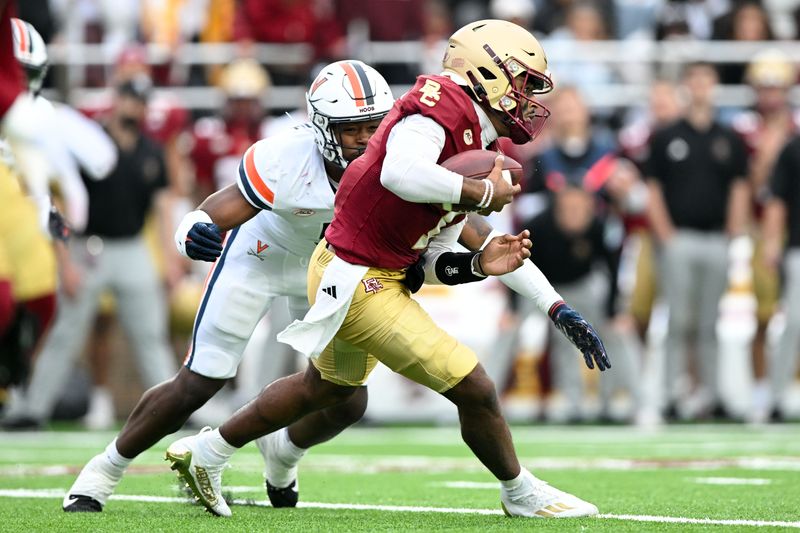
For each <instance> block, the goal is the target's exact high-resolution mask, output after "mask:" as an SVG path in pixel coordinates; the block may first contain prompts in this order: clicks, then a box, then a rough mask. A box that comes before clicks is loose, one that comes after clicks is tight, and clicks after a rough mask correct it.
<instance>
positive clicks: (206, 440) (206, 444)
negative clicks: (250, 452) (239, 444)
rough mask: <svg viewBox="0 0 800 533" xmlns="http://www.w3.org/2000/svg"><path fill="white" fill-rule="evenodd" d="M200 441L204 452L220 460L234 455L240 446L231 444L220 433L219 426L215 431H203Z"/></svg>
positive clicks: (224, 460)
mask: <svg viewBox="0 0 800 533" xmlns="http://www.w3.org/2000/svg"><path fill="white" fill-rule="evenodd" d="M199 442H200V444H201V445H202V447H203V452H205V453H208V454H210V455H211V456H212V457H213V458H214V459H216V460H218V461H219V462H223V463H224V462H226V461H227V460H228V459H230V458H231V456H233V454H234V453H236V451H237V450H238V449H239V448H236V447H235V446H231V445H230V444H229V443H228V441H226V440H225V438H224V437H223V436H222V435H220V433H219V428H217V429H215V430H214V431H208V432H206V433H201V434H200V438H199Z"/></svg>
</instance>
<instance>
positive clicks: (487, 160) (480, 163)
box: [442, 150, 522, 185]
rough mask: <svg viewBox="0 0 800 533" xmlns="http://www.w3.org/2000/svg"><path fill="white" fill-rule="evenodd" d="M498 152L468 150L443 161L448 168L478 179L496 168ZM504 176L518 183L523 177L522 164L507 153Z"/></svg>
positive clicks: (466, 176)
mask: <svg viewBox="0 0 800 533" xmlns="http://www.w3.org/2000/svg"><path fill="white" fill-rule="evenodd" d="M497 155H498V153H497V152H494V151H492V150H467V151H466V152H461V153H460V154H456V155H454V156H453V157H451V158H450V159H447V160H446V161H444V162H443V163H442V166H443V167H444V168H446V169H447V170H452V171H453V172H457V173H459V174H461V175H462V176H464V177H465V178H471V179H476V180H482V179H483V178H485V177H486V176H488V175H489V173H490V172H491V171H492V168H494V160H495V158H496V157H497ZM503 157H504V158H505V159H504V160H503V176H504V177H505V178H506V179H507V180H508V181H510V182H511V184H512V185H516V184H517V183H519V181H520V180H521V179H522V165H520V164H519V163H517V162H516V161H514V160H513V159H512V158H510V157H508V156H507V155H503Z"/></svg>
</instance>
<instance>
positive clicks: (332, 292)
mask: <svg viewBox="0 0 800 533" xmlns="http://www.w3.org/2000/svg"><path fill="white" fill-rule="evenodd" d="M322 292H324V293H325V294H327V295H328V296H330V297H331V298H336V285H331V286H330V287H325V288H324V289H322Z"/></svg>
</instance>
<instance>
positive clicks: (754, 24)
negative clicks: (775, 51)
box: [716, 0, 775, 85]
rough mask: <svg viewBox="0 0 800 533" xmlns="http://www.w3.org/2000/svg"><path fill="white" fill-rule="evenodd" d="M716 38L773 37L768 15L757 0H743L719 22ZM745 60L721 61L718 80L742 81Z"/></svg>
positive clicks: (765, 39) (760, 38)
mask: <svg viewBox="0 0 800 533" xmlns="http://www.w3.org/2000/svg"><path fill="white" fill-rule="evenodd" d="M716 37H717V38H718V39H722V40H727V41H743V42H745V41H751V42H752V41H771V40H773V39H774V38H775V35H774V33H773V31H772V27H771V26H770V22H769V15H768V14H767V11H766V9H765V8H764V6H763V5H762V4H761V2H760V1H759V0H745V1H743V2H742V3H740V4H738V5H737V6H736V7H735V8H734V9H733V11H732V12H731V13H730V15H728V16H726V17H723V19H722V21H721V22H720V24H719V28H718V33H717V35H716ZM746 68H747V63H746V62H741V63H722V64H720V66H719V75H720V82H722V83H724V84H729V85H736V84H740V83H744V82H745V81H746V80H745V79H744V78H745V69H746Z"/></svg>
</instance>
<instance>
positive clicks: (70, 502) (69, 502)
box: [64, 498, 78, 507]
mask: <svg viewBox="0 0 800 533" xmlns="http://www.w3.org/2000/svg"><path fill="white" fill-rule="evenodd" d="M76 501H78V498H69V499H68V500H66V501H65V502H64V507H69V506H70V505H72V504H73V503H75V502H76Z"/></svg>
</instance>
